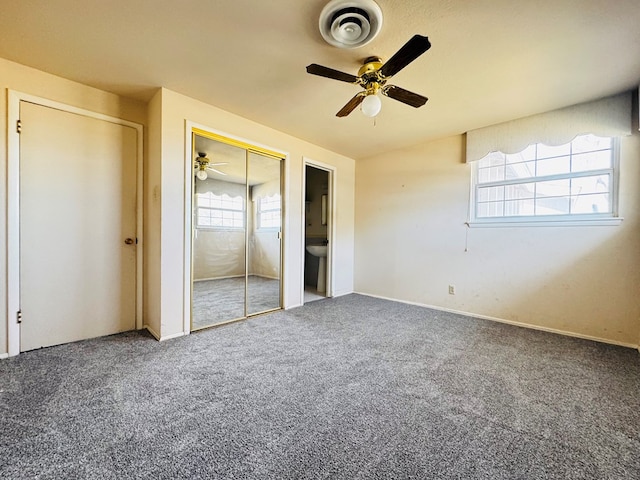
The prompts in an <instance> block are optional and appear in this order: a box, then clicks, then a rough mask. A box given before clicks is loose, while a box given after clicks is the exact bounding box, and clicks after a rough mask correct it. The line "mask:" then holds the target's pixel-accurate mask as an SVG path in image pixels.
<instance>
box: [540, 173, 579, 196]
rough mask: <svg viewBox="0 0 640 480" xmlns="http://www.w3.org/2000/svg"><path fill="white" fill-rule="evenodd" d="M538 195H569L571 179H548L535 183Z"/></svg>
mask: <svg viewBox="0 0 640 480" xmlns="http://www.w3.org/2000/svg"><path fill="white" fill-rule="evenodd" d="M536 195H537V196H538V197H563V196H567V197H568V196H569V195H571V180H570V179H568V178H567V179H563V180H549V181H546V182H537V183H536Z"/></svg>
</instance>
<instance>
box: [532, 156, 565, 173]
mask: <svg viewBox="0 0 640 480" xmlns="http://www.w3.org/2000/svg"><path fill="white" fill-rule="evenodd" d="M570 171H571V157H569V156H566V157H557V158H549V159H547V160H540V161H538V172H537V176H539V177H544V176H547V175H561V174H563V173H569V172H570Z"/></svg>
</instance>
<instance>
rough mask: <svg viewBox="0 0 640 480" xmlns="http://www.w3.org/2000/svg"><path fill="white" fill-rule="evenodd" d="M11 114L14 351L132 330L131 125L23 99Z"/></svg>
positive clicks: (133, 168) (133, 184)
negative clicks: (16, 210) (16, 308)
mask: <svg viewBox="0 0 640 480" xmlns="http://www.w3.org/2000/svg"><path fill="white" fill-rule="evenodd" d="M20 120H21V123H22V132H21V134H20V309H21V311H22V324H21V327H20V350H21V351H26V350H32V349H34V348H39V347H43V346H49V345H57V344H61V343H67V342H72V341H76V340H81V339H86V338H93V337H97V336H102V335H109V334H113V333H118V332H123V331H127V330H133V329H134V328H135V313H136V244H135V238H136V158H137V157H136V152H137V144H136V143H137V132H136V130H135V129H134V128H132V127H128V126H125V125H118V124H115V123H111V122H109V121H105V120H100V119H96V118H92V117H88V116H83V115H79V114H75V113H69V112H65V111H61V110H57V109H54V108H49V107H45V106H42V105H36V104H33V103H29V102H26V101H21V102H20ZM127 239H132V241H131V242H130V243H128V244H127V243H125V241H126V240H127Z"/></svg>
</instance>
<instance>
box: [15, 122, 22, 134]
mask: <svg viewBox="0 0 640 480" xmlns="http://www.w3.org/2000/svg"><path fill="white" fill-rule="evenodd" d="M16 132H18V133H22V120H18V121H16Z"/></svg>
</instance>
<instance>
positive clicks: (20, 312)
mask: <svg viewBox="0 0 640 480" xmlns="http://www.w3.org/2000/svg"><path fill="white" fill-rule="evenodd" d="M16 323H22V310H18V311H17V312H16Z"/></svg>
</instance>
